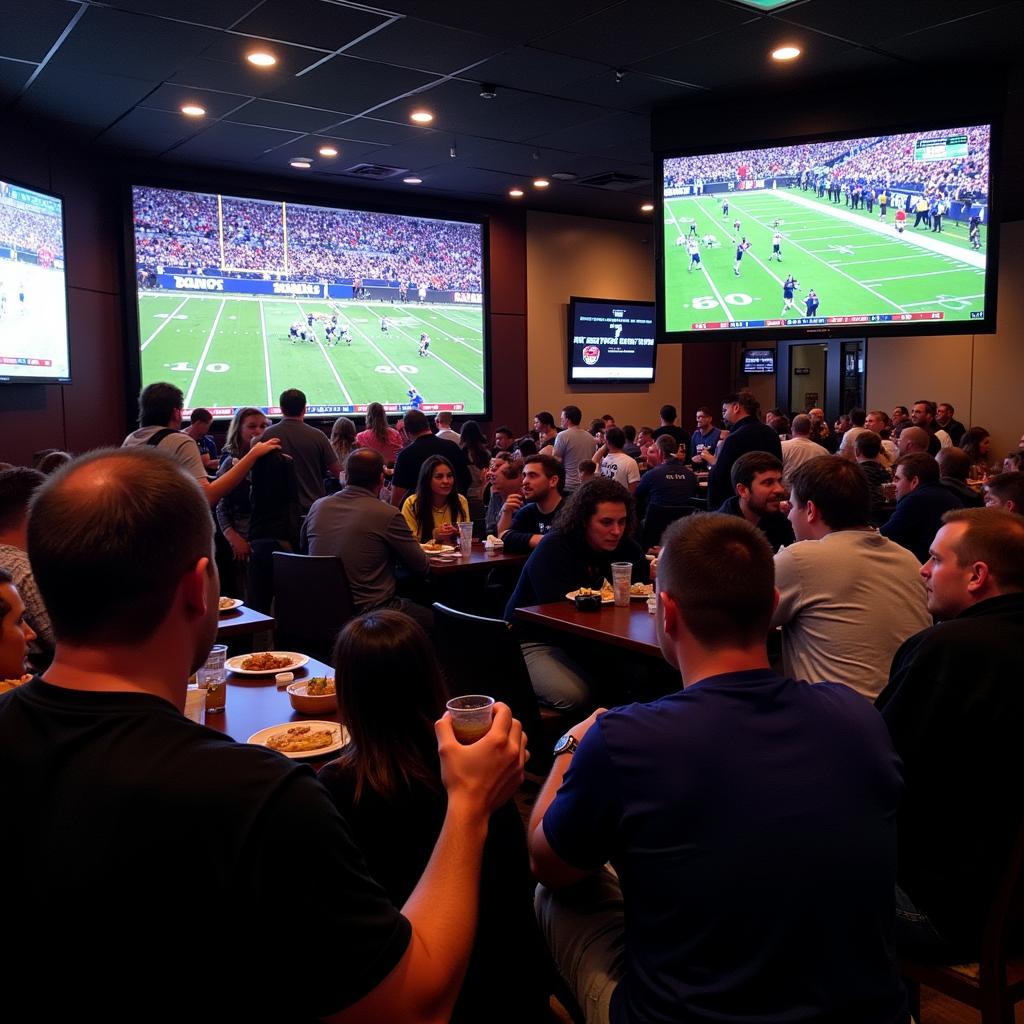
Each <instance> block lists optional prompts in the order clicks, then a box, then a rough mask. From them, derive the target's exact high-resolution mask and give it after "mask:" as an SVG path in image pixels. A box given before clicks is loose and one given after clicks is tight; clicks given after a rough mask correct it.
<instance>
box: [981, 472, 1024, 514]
mask: <svg viewBox="0 0 1024 1024" xmlns="http://www.w3.org/2000/svg"><path fill="white" fill-rule="evenodd" d="M985 507H986V508H1005V509H1006V511H1007V512H1016V513H1017V515H1024V473H1021V472H1019V471H1018V472H1013V473H998V474H997V475H996V476H993V477H989V479H988V480H987V481H986V482H985Z"/></svg>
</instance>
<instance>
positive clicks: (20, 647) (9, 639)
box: [0, 569, 36, 693]
mask: <svg viewBox="0 0 1024 1024" xmlns="http://www.w3.org/2000/svg"><path fill="white" fill-rule="evenodd" d="M35 636H36V634H35V632H34V631H33V629H32V627H31V626H30V625H29V624H28V618H27V617H26V609H25V603H24V601H22V599H21V594H19V593H18V588H17V587H16V586H15V585H14V579H13V577H12V576H11V574H10V573H9V572H7V571H6V570H4V569H0V693H4V692H5V691H6V690H7V689H8V687H10V686H12V685H14V684H15V683H17V682H19V681H20V680H22V679H23V678H24V679H28V676H27V675H26V674H25V669H26V667H27V666H26V661H25V659H26V655H27V654H28V646H29V644H30V643H31V642H32V641H33V640H34V639H35Z"/></svg>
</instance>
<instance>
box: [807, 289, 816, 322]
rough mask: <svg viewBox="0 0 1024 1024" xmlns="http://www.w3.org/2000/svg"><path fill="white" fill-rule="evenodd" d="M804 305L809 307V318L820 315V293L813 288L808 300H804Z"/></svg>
mask: <svg viewBox="0 0 1024 1024" xmlns="http://www.w3.org/2000/svg"><path fill="white" fill-rule="evenodd" d="M804 304H805V305H806V306H807V315H808V316H817V315H818V293H817V292H816V291H815V290H814V289H813V288H811V289H810V291H808V293H807V298H805V299H804Z"/></svg>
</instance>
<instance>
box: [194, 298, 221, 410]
mask: <svg viewBox="0 0 1024 1024" xmlns="http://www.w3.org/2000/svg"><path fill="white" fill-rule="evenodd" d="M227 301H228V300H227V299H221V300H220V309H218V310H217V315H216V316H215V317H214V318H213V326H212V327H211V328H210V333H209V334H208V335H207V337H206V344H205V345H204V346H203V354H202V355H201V356H200V357H199V362H197V363H196V372H195V373H193V374H192V383H191V384H189V386H188V394H186V395H185V408H186V409H191V408H192V396H193V394H195V390H196V385H197V384H198V383H199V374H201V373H202V372H203V366H204V365H205V364H206V357H207V356H208V355H209V354H210V346H211V345H212V344H213V336H214V334H216V333H217V324H219V323H220V315H221V313H223V312H224V307H225V306H226V305H227Z"/></svg>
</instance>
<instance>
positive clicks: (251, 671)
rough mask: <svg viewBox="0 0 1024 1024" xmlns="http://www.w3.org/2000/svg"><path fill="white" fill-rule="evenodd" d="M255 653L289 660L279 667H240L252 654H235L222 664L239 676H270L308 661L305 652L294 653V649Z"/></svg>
mask: <svg viewBox="0 0 1024 1024" xmlns="http://www.w3.org/2000/svg"><path fill="white" fill-rule="evenodd" d="M255 653H256V654H276V655H277V656H278V657H279V658H290V659H291V660H290V662H289V663H288V664H287V665H281V666H280V667H279V668H242V662H243V661H245V659H246V658H251V657H252V655H251V654H236V655H235V656H234V657H233V658H228V660H227V661H226V662H224V664H225V665H226V666H227V669H228V671H229V672H234V673H235V674H236V675H239V676H272V675H276V674H277V673H278V672H291V671H292V670H293V669H297V668H302V666H303V665H305V664H306V662H307V661H309V658H307V657H306V655H305V654H296V653H295V652H294V651H256V652H255Z"/></svg>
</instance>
